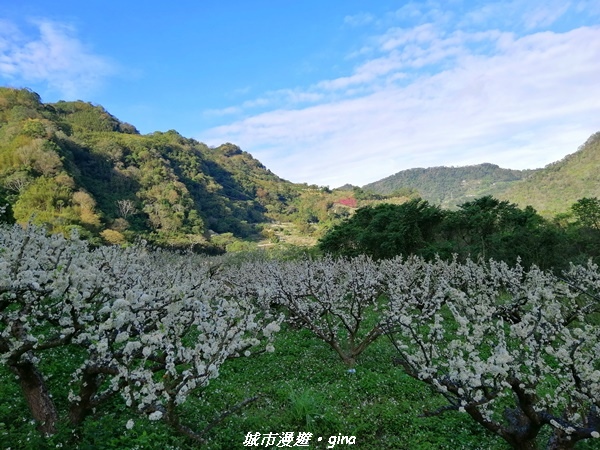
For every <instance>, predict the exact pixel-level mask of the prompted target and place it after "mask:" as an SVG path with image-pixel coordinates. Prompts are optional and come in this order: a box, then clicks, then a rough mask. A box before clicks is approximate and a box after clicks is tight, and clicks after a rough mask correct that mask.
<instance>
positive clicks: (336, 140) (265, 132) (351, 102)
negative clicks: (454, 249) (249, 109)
mask: <svg viewBox="0 0 600 450" xmlns="http://www.w3.org/2000/svg"><path fill="white" fill-rule="evenodd" d="M492 6H494V5H492ZM509 6H510V5H509ZM411 8H412V7H411ZM490 8H491V6H490ZM533 10H534V9H530V11H533ZM405 13H410V14H412V15H414V14H415V13H414V10H413V9H410V11H409V10H408V9H406V10H405ZM484 13H485V14H491V13H490V10H486V11H484V12H481V11H479V12H478V14H480V18H481V20H483V19H482V18H483V15H484ZM562 14H564V11H562V9H560V8H557V9H555V10H554V12H553V13H551V12H543V13H542V12H540V13H539V15H538V16H537V17H538V18H535V17H536V16H534V15H530V16H528V18H523V20H524V21H525V20H526V19H527V20H529V21H532V23H533V22H536V23H538V24H541V23H542V22H544V21H545V23H550V22H552V21H553V20H556V18H557V17H559V16H560V15H562ZM438 16H444V14H443V12H439V14H438ZM444 17H445V16H444ZM474 17H475V14H473V15H472V17H471V18H470V19H469V20H471V21H473V20H474ZM461 20H462V19H461ZM540 26H541V25H540ZM523 27H525V25H523ZM467 30H469V29H468V28H465V29H454V28H448V27H446V28H444V27H443V26H442V25H441V24H440V23H430V24H417V25H416V26H413V27H412V28H411V27H404V28H398V27H394V28H390V29H389V30H388V31H387V32H386V33H384V34H383V35H381V36H379V37H378V38H376V39H375V40H376V41H377V42H378V43H379V47H378V48H379V50H378V54H377V55H373V56H372V57H371V58H370V59H365V60H363V61H362V62H361V63H359V64H358V65H357V67H356V68H355V70H354V71H353V72H352V73H350V74H348V75H347V76H344V77H340V78H338V79H333V80H324V81H322V82H320V83H317V84H315V85H313V86H310V87H307V88H306V92H307V93H311V94H320V97H318V98H316V99H315V102H316V103H313V104H309V105H305V106H302V107H301V106H295V107H294V106H290V105H287V107H286V109H284V108H282V107H281V106H279V107H278V109H276V110H270V111H269V110H265V111H263V112H262V113H260V114H255V115H252V116H249V117H246V118H242V119H240V120H237V121H235V122H232V123H230V124H228V125H224V126H221V127H217V128H213V129H211V130H208V131H206V132H205V133H203V134H202V136H200V139H204V140H207V141H208V142H209V143H211V144H218V143H221V142H225V141H229V142H236V143H237V144H239V145H240V146H242V147H243V148H244V149H245V150H247V151H249V152H251V153H252V154H254V155H255V156H256V157H257V158H258V159H260V160H261V161H262V162H263V163H265V164H266V165H267V167H269V168H270V169H271V170H273V171H274V172H275V173H277V174H278V175H280V176H282V177H283V178H286V179H290V180H292V181H296V182H303V181H306V182H309V183H316V184H319V185H329V186H332V187H335V186H339V185H342V184H345V183H353V184H357V185H363V184H366V183H369V182H372V181H376V180H378V179H381V178H383V177H386V176H389V175H392V174H393V173H396V172H398V171H400V170H404V169H409V168H413V167H431V166H439V165H454V166H458V165H465V164H477V163H482V162H491V163H495V164H499V165H500V166H503V167H508V168H515V169H523V168H534V167H541V166H543V165H545V164H548V163H550V162H552V161H555V160H558V159H560V158H562V157H563V156H564V155H565V154H567V153H572V152H573V151H575V150H576V149H577V147H578V146H579V145H580V144H582V143H583V142H584V141H585V140H586V139H587V137H588V136H589V135H590V134H592V133H593V132H596V131H598V130H600V121H599V120H598V117H600V104H598V102H597V99H598V98H600V82H599V81H598V74H600V27H579V28H575V29H572V30H571V31H567V32H552V31H543V32H528V33H527V32H521V33H520V34H516V33H514V32H512V30H511V31H500V30H497V29H489V30H485V29H481V28H480V27H478V28H476V29H475V30H473V29H471V30H469V31H467ZM319 102H320V103H319Z"/></svg>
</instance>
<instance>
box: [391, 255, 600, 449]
mask: <svg viewBox="0 0 600 450" xmlns="http://www.w3.org/2000/svg"><path fill="white" fill-rule="evenodd" d="M415 269H416V270H415ZM382 270H383V271H384V272H386V273H389V274H396V275H395V276H389V277H388V280H389V285H388V291H387V292H388V295H389V300H390V316H389V318H388V323H389V327H388V328H387V330H386V333H387V334H388V336H389V337H390V340H391V342H392V343H393V345H394V346H395V348H396V349H397V351H398V355H399V356H398V358H397V360H396V362H397V364H399V365H400V366H401V367H402V368H403V369H404V370H405V372H406V373H408V374H409V375H411V376H412V377H414V378H417V379H419V380H422V381H424V382H425V383H428V384H429V385H430V386H431V387H432V388H433V389H434V390H435V391H437V392H438V393H440V394H441V395H443V396H444V397H445V398H446V399H447V400H448V406H447V407H446V408H442V409H440V410H439V411H437V412H442V411H443V410H445V409H454V410H458V411H462V412H465V413H467V414H469V415H470V416H471V418H473V419H474V420H475V421H476V422H478V423H479V424H481V425H482V426H484V427H485V428H486V429H488V430H490V431H492V432H494V433H496V434H498V435H499V436H501V437H502V438H503V439H504V440H505V441H507V442H508V443H509V444H510V445H511V446H512V447H513V448H520V449H528V448H537V446H536V437H537V436H538V434H539V433H540V430H541V429H542V427H544V426H545V425H547V426H550V427H552V433H551V437H550V440H549V442H548V448H554V449H563V448H571V447H572V446H574V445H575V443H576V442H577V441H579V440H582V439H587V438H590V437H594V438H598V437H600V434H599V432H600V410H599V409H598V408H599V407H600V370H599V369H600V361H599V359H598V355H600V326H599V325H598V315H597V313H598V310H599V309H600V308H599V307H600V304H599V301H598V297H597V295H596V293H597V292H598V288H599V287H600V275H599V273H598V270H597V267H596V266H592V265H589V266H587V267H574V268H572V269H571V271H570V272H569V273H568V274H566V279H565V280H560V279H557V278H556V277H554V276H553V275H550V274H547V273H543V272H541V271H539V270H537V269H536V268H532V269H531V270H529V271H527V272H525V271H524V270H523V269H522V268H521V267H520V266H516V267H513V268H509V267H508V266H506V265H505V264H503V263H496V262H494V261H490V262H489V263H488V264H475V263H473V262H467V263H466V264H458V263H456V262H443V261H437V262H435V263H432V264H428V263H424V262H423V261H420V260H409V261H407V262H406V263H404V264H399V263H398V261H394V260H392V261H387V262H385V263H383V265H382Z"/></svg>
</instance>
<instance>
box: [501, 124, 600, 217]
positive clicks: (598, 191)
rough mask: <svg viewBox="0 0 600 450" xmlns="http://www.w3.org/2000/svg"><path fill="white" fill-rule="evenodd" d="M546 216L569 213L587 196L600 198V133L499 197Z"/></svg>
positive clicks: (514, 185)
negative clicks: (578, 201)
mask: <svg viewBox="0 0 600 450" xmlns="http://www.w3.org/2000/svg"><path fill="white" fill-rule="evenodd" d="M498 197H499V198H502V199H507V200H510V201H511V202H515V203H517V204H519V205H520V206H525V205H531V206H533V207H534V208H535V209H536V210H537V211H539V212H540V213H541V214H543V215H545V216H551V215H555V214H557V213H563V212H567V211H568V209H569V207H570V206H571V205H572V204H573V203H575V202H576V201H577V200H579V199H580V198H583V197H588V198H589V197H600V132H598V133H595V134H593V135H592V136H590V138H589V139H588V140H587V141H586V142H585V143H584V144H583V145H582V146H581V147H579V149H578V150H577V151H576V152H575V153H573V154H570V155H568V156H566V157H564V158H563V159H561V160H560V161H557V162H555V163H552V164H549V165H548V166H546V167H544V168H543V169H540V170H537V171H536V172H535V173H533V174H532V175H531V176H530V177H529V178H527V179H526V180H523V181H521V182H519V183H515V184H513V185H512V186H510V187H509V188H508V189H507V190H506V191H504V192H503V193H501V195H499V196H498Z"/></svg>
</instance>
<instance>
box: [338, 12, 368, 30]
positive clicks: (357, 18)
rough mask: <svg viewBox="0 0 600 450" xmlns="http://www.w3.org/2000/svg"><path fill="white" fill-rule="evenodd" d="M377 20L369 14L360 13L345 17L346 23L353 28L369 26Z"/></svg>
mask: <svg viewBox="0 0 600 450" xmlns="http://www.w3.org/2000/svg"><path fill="white" fill-rule="evenodd" d="M374 20H375V16H373V15H372V14H369V13H360V14H355V15H352V16H346V17H344V23H345V24H346V25H350V26H353V27H358V26H362V25H367V24H369V23H371V22H373V21H374Z"/></svg>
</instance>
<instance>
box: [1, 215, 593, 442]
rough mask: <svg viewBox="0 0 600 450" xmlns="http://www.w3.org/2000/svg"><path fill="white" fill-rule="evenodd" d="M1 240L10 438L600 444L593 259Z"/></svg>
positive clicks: (8, 229)
mask: <svg viewBox="0 0 600 450" xmlns="http://www.w3.org/2000/svg"><path fill="white" fill-rule="evenodd" d="M0 243H1V245H0V358H1V362H2V365H1V367H0V382H1V384H0V386H2V390H1V391H0V438H2V443H3V445H4V443H5V442H6V443H7V444H6V447H10V448H54V447H57V446H58V447H60V446H65V447H69V448H197V445H198V442H202V445H203V447H205V448H211V449H221V448H222V449H231V448H246V446H244V445H243V443H244V442H245V440H246V439H249V437H248V436H251V435H254V434H256V435H269V433H273V434H275V436H279V437H281V436H283V435H284V434H286V433H287V435H289V433H292V434H295V435H296V436H298V435H300V433H304V434H303V436H305V437H306V436H308V435H307V433H310V437H312V438H313V440H312V441H311V442H310V444H311V446H312V447H313V448H332V447H331V446H332V445H333V446H337V447H341V446H342V445H349V444H348V443H347V442H348V441H346V444H342V442H343V440H342V438H343V437H344V436H346V437H348V438H349V437H353V439H354V441H353V442H355V444H352V445H356V447H355V448H365V449H371V448H372V449H375V448H378V449H379V448H410V449H414V448H417V449H418V448H452V449H455V448H492V449H493V448H506V446H507V445H510V446H511V447H513V448H537V447H536V446H537V445H541V444H542V443H544V444H546V446H547V447H548V448H570V447H573V446H575V445H577V448H594V445H596V446H597V444H598V442H600V440H598V439H596V438H599V437H600V428H599V425H600V424H599V417H598V408H599V407H600V405H599V404H598V402H599V399H600V367H599V361H598V358H597V355H598V354H599V353H600V333H599V318H598V313H599V308H598V306H599V303H598V298H599V296H598V294H597V292H598V290H599V289H600V274H599V271H598V268H597V267H596V266H594V265H593V264H589V265H587V266H573V267H572V269H571V270H570V271H569V272H568V273H566V274H564V277H563V278H562V279H561V278H558V277H556V276H554V275H551V274H549V273H546V272H543V271H540V270H538V269H536V268H535V267H533V268H531V269H529V270H525V269H524V268H523V267H521V266H519V265H516V266H508V265H506V264H502V263H496V262H494V261H488V262H478V263H474V262H472V261H468V262H466V263H459V262H458V261H457V260H453V261H442V260H434V261H431V262H428V261H425V260H424V259H422V258H418V257H410V258H394V259H391V260H381V261H377V262H374V261H372V260H370V259H369V258H365V257H360V258H357V259H339V260H333V259H326V258H325V259H306V258H304V259H298V260H291V261H287V262H286V263H285V264H284V263H283V262H275V261H269V260H266V259H255V260H253V261H246V262H242V263H236V262H230V261H228V260H227V259H223V258H204V257H197V256H194V255H178V254H174V253H169V252H165V251H154V250H151V249H148V248H146V247H143V246H134V247H131V248H126V249H122V248H119V247H100V248H97V249H91V248H89V247H88V246H87V245H86V244H84V243H83V242H81V241H79V240H78V239H77V238H73V239H70V240H67V239H65V238H63V237H62V236H56V235H55V236H47V235H45V234H44V233H43V232H42V230H40V229H36V228H35V227H29V228H27V229H23V228H21V227H19V226H3V227H2V228H1V229H0ZM294 303H295V304H297V305H298V308H297V309H296V310H294V309H293V308H291V307H290V305H292V304H294ZM282 314H287V317H286V322H282V320H283V316H282ZM299 316H301V318H300V320H299ZM282 324H283V330H280V327H281V326H282ZM384 335H387V337H388V338H389V339H385V338H384ZM332 344H334V345H332ZM336 346H337V347H339V349H338V348H336ZM357 350H360V351H358V353H357ZM359 356H360V357H359ZM340 358H341V360H342V361H340V360H339V359H340ZM350 358H351V359H352V360H351V361H350V363H349V359H350ZM344 363H346V364H344ZM224 421H226V422H224ZM224 423H225V424H226V426H219V425H224ZM319 437H321V440H319V439H318V438H319ZM274 439H275V437H274ZM246 442H248V441H246ZM265 442H266V441H265ZM332 442H333V443H332ZM265 445H266V446H268V445H269V444H263V446H265ZM270 445H276V443H275V442H271V444H270Z"/></svg>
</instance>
